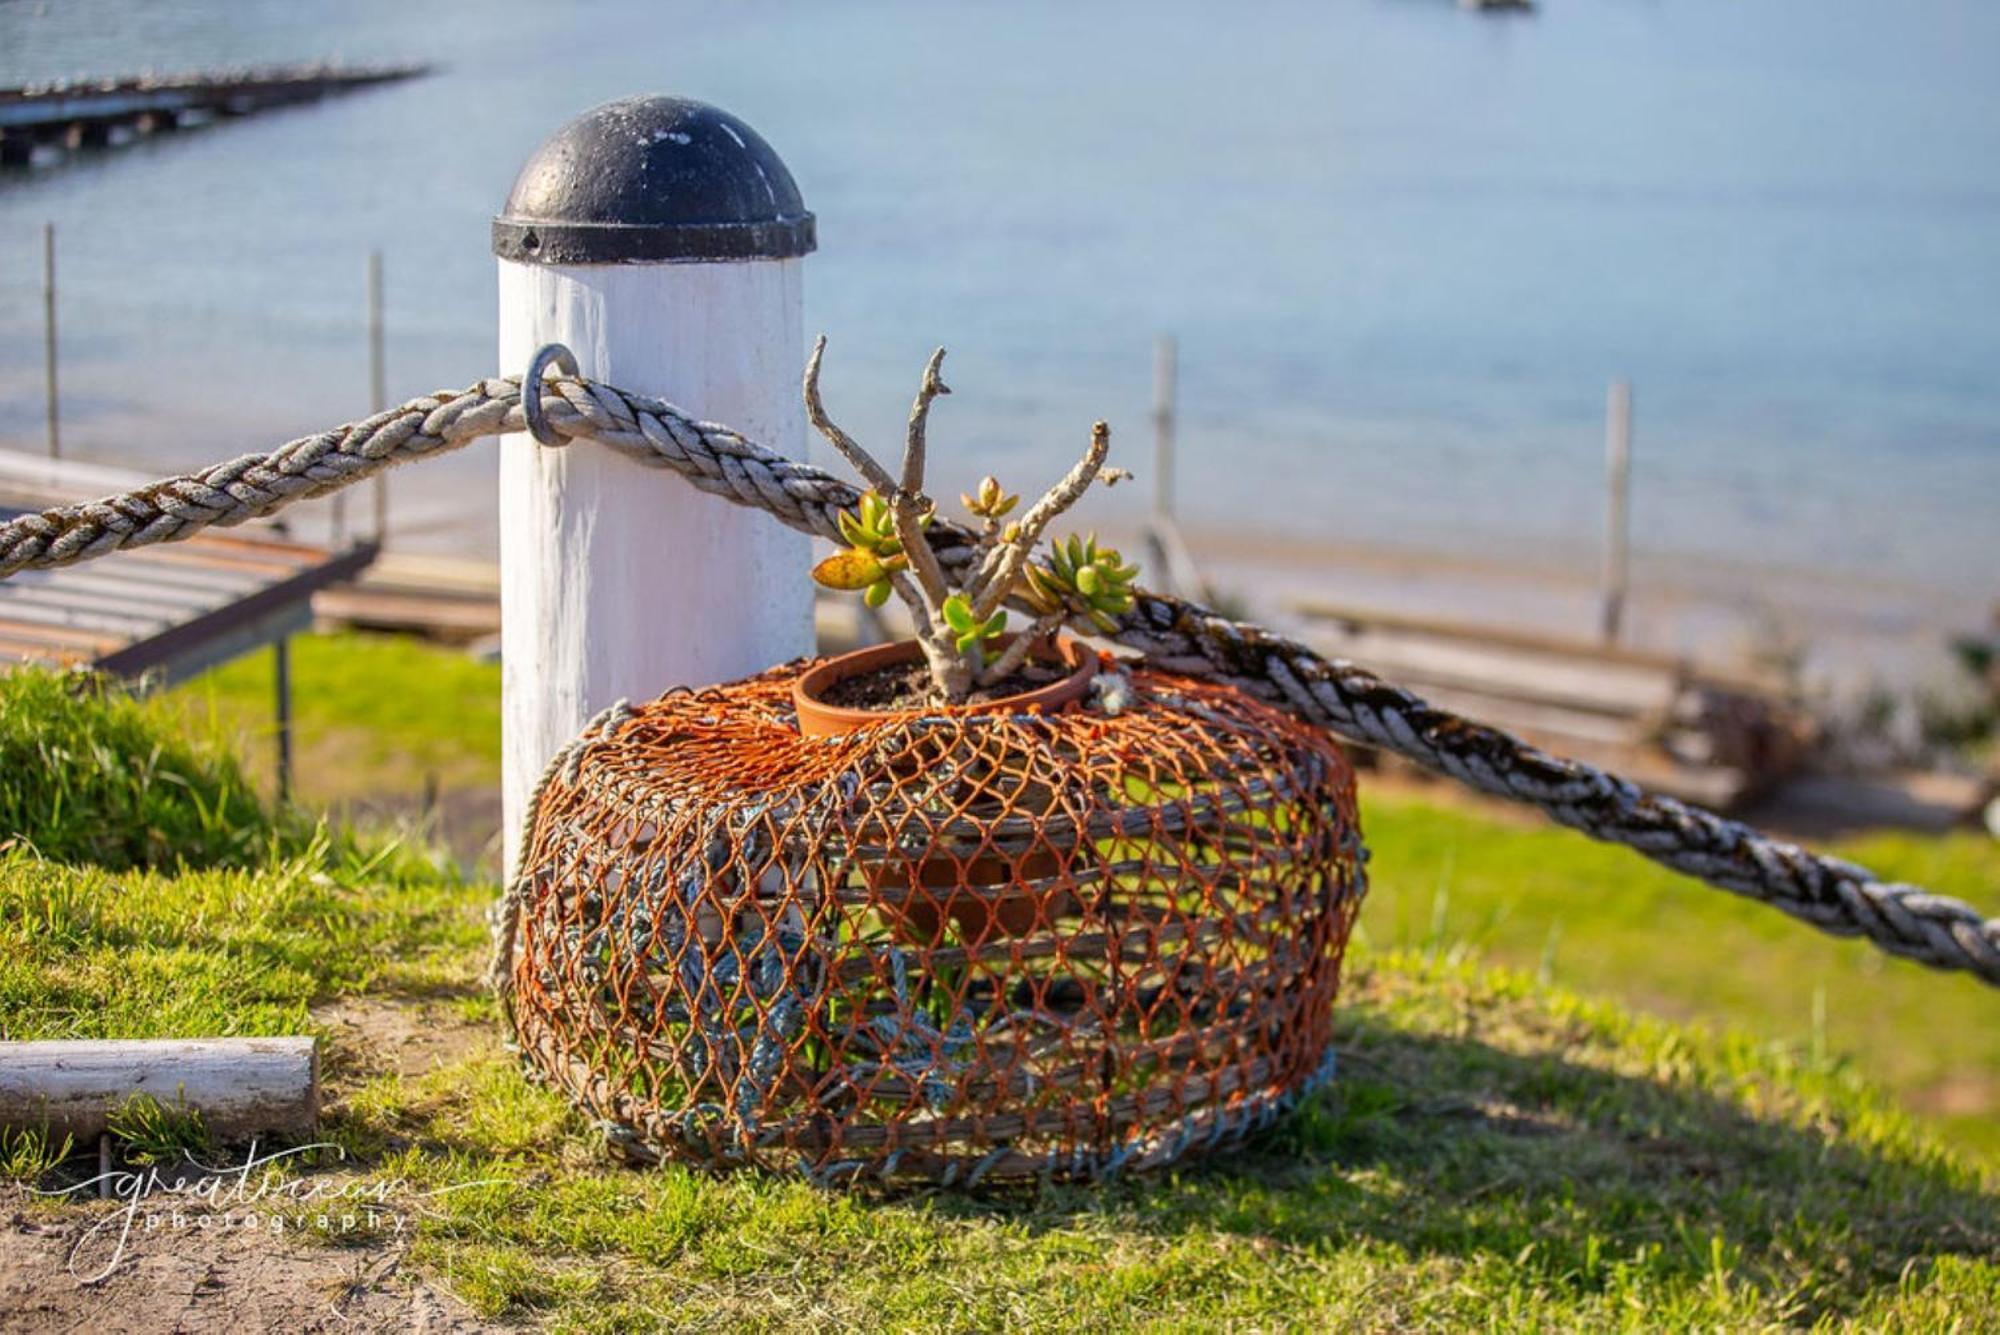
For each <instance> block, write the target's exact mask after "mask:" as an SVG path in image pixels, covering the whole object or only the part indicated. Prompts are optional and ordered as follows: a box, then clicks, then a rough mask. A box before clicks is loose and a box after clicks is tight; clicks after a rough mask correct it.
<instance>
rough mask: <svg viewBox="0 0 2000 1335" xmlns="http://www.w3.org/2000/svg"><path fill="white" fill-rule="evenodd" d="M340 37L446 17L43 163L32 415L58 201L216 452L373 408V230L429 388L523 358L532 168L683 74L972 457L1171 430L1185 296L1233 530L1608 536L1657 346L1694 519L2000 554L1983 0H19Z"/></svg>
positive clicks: (1719, 532) (113, 307)
mask: <svg viewBox="0 0 2000 1335" xmlns="http://www.w3.org/2000/svg"><path fill="white" fill-rule="evenodd" d="M327 56H337V57H341V58H345V59H350V60H401V59H427V60H437V61H440V62H444V63H445V65H446V69H445V70H444V72H443V73H441V74H439V75H437V76H435V77H432V78H430V79H426V80H422V81H419V82H415V83H412V84H408V85H403V86H399V87H394V88H389V89H385V90H381V91H376V92H370V93H364V94H360V95H356V96H352V97H348V98H343V99H338V100H335V101H331V102H328V103H325V104H322V105H320V106H318V107H313V108H308V109H304V110H300V111H296V112H284V113H272V114H266V115H261V116H258V117H254V118H251V119H249V120H246V121H242V122H238V123H235V124H231V125H227V126H222V127H218V128H216V129H213V130H209V131H204V132H201V133H197V134H190V135H186V136H181V137H176V138H169V139H166V140H163V141H161V142H157V143H149V144H143V145H138V146H135V147H132V148H127V149H124V150H121V151H118V152H114V153H109V154H105V155H102V156H100V157H98V158H95V159H93V160H90V161H88V162H86V163H82V164H77V165H71V166H67V167H64V168H62V169H60V170H50V171H43V172H38V173H36V174H34V175H33V177H32V178H29V179H23V178H21V177H18V176H13V177H9V178H6V179H4V180H0V257H4V259H0V444H11V445H15V446H19V447H23V448H39V444H40V439H41V430H42V428H41V388H40V294H39V281H40V279H39V255H40V251H39V236H38V232H39V228H40V226H41V223H42V222H43V220H44V219H54V220H55V221H56V223H57V224H58V227H59V229H60V236H61V250H62V257H61V259H62V303H63V304H62V318H63V359H64V360H63V380H64V402H65V410H66V413H67V428H66V440H67V442H68V443H69V445H70V447H71V449H72V451H73V452H75V453H77V454H79V455H81V456H85V457H97V458H104V459H115V460H130V461H141V462H144V463H145V464H147V465H149V466H152V467H170V466H185V465H189V464H193V463H197V462H201V461H204V460H207V459H210V458H215V457H220V456H223V455H226V454H229V453H233V452H237V451H240V450H243V449H248V448H256V447H262V446H265V445H268V444H270V443H273V442H275V441H277V440H280V439H284V438H287V437H290V436H293V435H297V434H301V433H304V432H306V431H309V430H313V429H317V428H319V427H322V426H324V425H326V424H328V423H330V422H333V421H336V420H340V419H343V418H347V417H352V416H356V415H358V414H359V413H360V412H361V411H362V410H364V409H365V407H366V393H367V381H366V373H367V370H366V357H365V350H364V347H363V343H362V319H363V316H362V274H363V265H364V257H365V254H366V252H367V250H368V249H369V248H370V247H371V246H380V247H382V249H383V250H384V251H385V253H386V257H387V259H386V263H387V272H388V284H389V303H388V304H389V311H388V315H389V324H390V330H391V333H390V341H389V359H390V373H391V374H390V391H391V393H392V395H393V396H396V397H399V398H400V397H403V396H406V395H409V394H414V393H418V392H422V391H425V390H429V389H433V388H437V387H439V386H444V385H460V384H464V383H467V382H469V381H471V380H473V379H475V378H477V377H478V376H479V375H481V374H484V373H487V372H489V371H491V370H492V369H494V368H493V366H492V357H493V351H492V344H493V323H494V312H493V304H494V296H493V290H494V282H493V269H492V264H493V262H492V260H491V257H490V255H489V252H488V248H487V234H486V228H487V223H488V220H489V218H490V217H491V215H492V213H493V212H494V211H495V209H496V207H497V206H498V205H499V203H500V202H501V200H502V199H503V198H504V196H505V194H506V191H507V187H508V185H509V183H510V181H511V179H512V177H513V174H514V172H515V170H516V169H517V168H518V167H519V165H520V163H521V161H522V160H523V159H524V158H525V156H526V155H527V153H528V151H529V150H530V149H531V148H532V146H533V145H534V144H535V143H536V142H537V141H538V140H539V139H540V138H541V137H542V136H543V135H545V134H546V133H547V132H549V131H550V130H551V129H553V128H554V127H555V126H557V125H558V124H560V123H561V122H562V121H563V120H565V119H566V118H567V117H568V116H570V115H571V114H573V113H575V112H576V111H578V110H580V109H582V108H584V107H586V106H588V105H591V104H593V103H595V102H598V101H602V100H605V99H608V98H611V97H614V96H620V95H624V94H628V93H632V92H635V91H647V90H671V91H676V92H683V93H689V94H692V95H695V96H699V97H704V98H707V99H709V100H712V101H715V102H717V103H720V104H721V105H723V106H726V107H728V108H730V109H731V110H733V111H736V112H737V113H738V114H740V115H742V116H744V118H745V119H747V120H749V121H750V122H751V123H752V124H754V125H756V126H757V127H758V128H759V129H760V130H761V131H762V132H763V133H764V134H765V136H766V137H767V138H769V139H770V140H771V141H772V142H773V143H774V144H775V145H776V146H777V147H778V149H779V150H780V152H782V153H783V154H784V156H785V158H786V159H787V161H788V162H789V163H790V164H791V166H792V168H793V171H794V173H795V175H796V176H797V177H798V178H799V181H800V184H801V186H802V187H803V190H804V192H805V195H806V199H807V202H808V204H809V205H810V206H811V207H812V208H814V209H815V210H816V211H817V213H818V214H819V218H820V235H821V246H822V249H821V251H820V253H819V254H818V255H816V256H815V257H813V258H812V259H811V260H810V261H809V267H808V278H807V284H808V310H807V319H808V327H809V329H814V330H817V329H825V330H827V331H829V332H830V333H831V335H832V339H833V343H832V349H831V352H830V355H829V366H828V375H827V389H828V395H829V398H830V400H831V402H832V404H833V405H834V408H835V411H836V413H837V415H839V416H840V417H842V418H843V419H844V420H845V423H846V424H847V425H848V426H849V428H850V429H851V430H854V431H855V432H856V433H857V434H859V435H861V436H862V437H863V439H875V440H880V441H882V442H884V443H885V445H886V444H888V443H890V442H893V441H894V440H896V439H898V438H899V437H900V422H901V418H902V415H903V413H904V411H905V410H906V407H907V404H908V399H909V395H910V393H911V391H912V390H913V389H914V387H915V384H916V381H917V376H918V372H919V370H920V368H921V365H922V361H923V357H924V355H925V354H926V352H927V351H928V350H929V348H930V347H931V346H932V345H933V344H935V343H940V342H942V343H945V344H948V345H949V346H950V348H951V350H952V352H951V361H950V363H949V368H948V369H949V379H950V380H951V382H952V384H953V385H954V387H955V388H956V389H957V391H958V392H957V393H956V394H955V395H954V396H953V397H952V398H951V399H949V400H947V401H946V402H945V403H944V404H943V405H941V406H940V408H939V410H938V415H937V418H936V423H937V425H936V428H935V437H934V439H935V440H936V441H937V450H936V451H935V452H934V453H937V452H941V453H942V454H943V456H944V459H945V461H946V466H945V468H944V477H943V478H942V479H941V482H942V483H944V484H947V485H955V484H958V483H961V482H964V481H968V480H970V479H971V478H973V477H976V476H977V475H978V474H979V473H981V472H983V471H986V470H988V469H992V470H994V471H998V472H1000V473H1001V475H1002V476H1003V478H1004V479H1005V480H1007V481H1009V482H1010V483H1011V484H1013V485H1015V486H1017V487H1020V486H1023V485H1026V484H1030V483H1034V482H1036V481H1038V480H1041V479H1044V478H1047V477H1051V476H1053V475H1054V474H1055V472H1057V471H1058V470H1059V469H1060V468H1061V467H1062V466H1064V465H1065V464H1066V462H1067V460H1068V458H1069V457H1070V456H1071V455H1072V454H1073V453H1074V452H1075V451H1076V450H1078V449H1079V448H1080V447H1081V445H1082V443H1083V441H1084V439H1085V436H1086V432H1087V429H1088V424H1089V423H1090V422H1091V421H1092V420H1093V419H1094V418H1096V417H1100V416H1102V417H1106V418H1108V419H1110V421H1111V422H1112V424H1113V426H1114V428H1115V429H1116V430H1117V431H1118V433H1119V434H1118V436H1117V444H1118V445H1119V446H1122V453H1123V458H1124V461H1125V462H1126V463H1127V464H1128V465H1132V466H1134V467H1139V468H1141V469H1143V465H1144V464H1145V463H1146V462H1147V461H1148V460H1149V445H1148V443H1147V424H1146V412H1147V406H1148V394H1149V380H1150V365H1151V349H1150V344H1151V340H1152V337H1153V335H1154V333H1155V332H1156V331H1159V330H1173V331H1176V332H1177V333H1178V334H1179V336H1180V338H1181V341H1182V373H1183V383H1182V389H1183V409H1184V413H1185V418H1186V420H1185V424H1184V427H1183V436H1182V439H1183V444H1184V457H1183V463H1182V482H1181V488H1180V490H1181V495H1182V503H1183V507H1184V509H1185V510H1186V511H1187V512H1188V515H1189V518H1190V519H1191V521H1192V523H1193V526H1194V527H1195V528H1196V529H1197V530H1199V531H1201V532H1205V533H1208V534H1211V535H1213V536H1214V537H1215V539H1216V540H1217V541H1226V540H1228V539H1229V538H1230V537H1232V536H1236V537H1246V536H1254V537H1256V538H1257V539H1259V540H1261V541H1266V542H1269V541H1272V540H1287V539H1299V540H1338V541H1340V542H1349V543H1386V544H1392V545H1397V546H1403V547H1409V548H1428V549H1439V550H1446V551H1456V552H1460V553H1469V552H1476V553H1482V554H1494V555H1495V559H1506V560H1516V559H1521V558H1525V557H1529V556H1532V557H1534V558H1536V559H1540V560H1545V561H1551V562H1554V563H1556V564H1557V565H1561V566H1566V567H1568V568H1573V569H1575V570H1579V571H1587V570H1588V569H1589V568H1590V565H1591V561H1592V555H1591V554H1592V552H1593V550H1594V547H1595V544H1596V542H1597V541H1598V534H1599V525H1600V522H1601V520H1600V511H1601V481H1600V478H1601V455H1602V448H1603V446H1602V432H1603V426H1602V415H1603V396H1604V387H1605V383H1606V381H1607V380H1608V379H1610V378H1611V377H1613V376H1615V375H1626V376H1630V377H1631V378H1632V379H1633V380H1634V381H1635V383H1636V385H1637V403H1638V413H1639V419H1638V431H1637V442H1636V452H1637V463H1636V467H1635V487H1636V499H1635V510H1634V516H1633V532H1634V541H1635V543H1636V544H1637V546H1638V547H1639V549H1640V551H1641V552H1642V554H1644V555H1645V556H1646V557H1647V560H1646V562H1645V563H1644V568H1645V569H1648V570H1658V569H1666V568H1672V567H1685V568H1690V569H1692V568H1697V567H1699V568H1701V569H1707V570H1711V571H1715V570H1719V571H1722V572H1725V573H1724V574H1722V575H1719V576H1717V577H1716V578H1717V579H1719V580H1720V581H1721V582H1722V583H1724V584H1727V585H1732V586H1734V587H1737V588H1742V587H1755V586H1757V585H1758V584H1759V582H1760V581H1764V580H1767V579H1768V580H1777V579H1779V578H1780V576H1779V574H1778V573H1776V572H1778V571H1780V570H1784V569H1789V570H1791V571H1794V572H1808V573H1809V574H1810V575H1811V576H1812V577H1813V578H1817V579H1821V580H1823V581H1831V582H1833V583H1834V584H1836V585H1839V584H1842V583H1845V582H1853V583H1854V584H1855V585H1856V586H1857V587H1859V586H1862V585H1864V584H1865V585H1866V587H1868V588H1871V589H1875V590H1877V591H1878V592H1879V591H1880V590H1882V589H1889V590H1893V591H1896V592H1895V593H1894V594H1893V598H1894V599H1902V598H1904V597H1906V596H1907V597H1909V598H1923V599H1928V600H1937V599H1945V600H1956V601H1957V604H1958V605H1960V606H1963V607H1965V608H1967V609H1969V610H1968V611H1967V613H1966V615H1967V616H1968V617H1971V618H1973V619H1977V618H1978V616H1979V615H1980V612H1979V609H1980V608H1981V607H1983V606H1984V604H1985V602H1986V601H1988V600H1990V599H1991V598H1992V597H1993V596H1994V595H1995V594H1996V593H2000V580H1997V579H1996V575H1995V561H1994V555H1995V549H1996V542H1995V533H1996V529H1997V528H2000V525H1996V514H2000V375H1996V374H1995V368H1996V367H2000V78H1996V77H1995V75H1996V73H2000V7H1995V6H1992V5H1989V4H1985V3H1980V2H1979V0H1903V2H1902V3H1899V4H1895V5H1883V4H1880V3H1870V2H1867V0H1839V2H1838V3H1827V2H1825V0H1761V2H1760V3H1758V4H1755V5H1746V4H1742V3H1740V2H1739V0H1546V3H1545V6H1544V9H1543V11H1542V13H1541V14H1540V15H1539V16H1538V17H1536V18H1533V19H1529V20H1516V19H1496V18H1492V17H1482V16H1477V15H1471V14H1466V13H1462V12H1460V11H1459V10H1457V9H1456V8H1455V7H1454V6H1453V5H1452V4H1450V3H1449V2H1448V0H1372V2H1371V0H1346V2H1345V3H1327V2H1324V0H1322V2H1321V3H1312V4H1298V5H1276V4H1264V5H1259V6H1256V7H1254V8H1251V7H1244V8H1243V9H1242V10H1241V11H1240V12H1238V13H1236V14H1234V15H1231V14H1227V13H1225V12H1224V11H1222V10H1219V9H1217V8H1216V7H1213V6H1206V7H1198V6H1179V5H1167V4H1140V3H1132V2H1127V3H1116V4H1109V3H1107V4H1098V5H1091V6H1080V5H1075V4H1064V3H1025V2H1024V3H1017V4H1014V5H1009V6H1005V7H992V8H983V7H982V8H974V7H971V6H940V5H935V4H908V5H876V6H872V7H869V8H868V9H866V10H865V11H863V10H860V9H857V8H852V7H835V6H815V7H805V6H797V7H791V6H787V7H778V6H766V5H759V6H738V5H725V4H719V3H718V4H687V3H681V4H657V3H639V2H638V0H623V2H622V3H617V4H609V5H599V6H596V7H593V8H591V9H589V10H587V11H584V10H574V11H573V10H571V9H569V8H567V7H558V6H551V5H542V4H522V3H511V2H510V3H478V4H474V3H431V4H425V3H411V2H410V0H402V2H401V3H394V4H391V3H382V2H380V0H354V2H349V3H342V4H339V5H332V4H315V5H308V4H302V3H299V2H298V0H248V2H245V0H229V2H228V3H224V2H223V0H191V2H187V3H181V4H177V5H175V6H172V7H156V6H153V5H149V4H142V3H137V2H136V0H132V2H127V3H110V2H104V3H94V4H81V3H79V4H65V5H52V4H41V5H37V4H32V3H20V2H19V0H15V2H14V3H0V82H6V83H12V82H18V81H24V80H31V79H38V78H46V77H50V76H54V75H60V74H67V73H116V72H128V71H131V70H134V69H137V68H141V67H145V66H152V67H156V68H161V69H170V68H172V69H178V68H185V67H197V66H205V65H210V64H215V63H229V62H244V61H257V60H265V61H280V60H301V59H312V58H319V57H327ZM490 474H491V459H490V455H485V454H482V455H480V456H478V457H473V456H467V457H465V458H463V459H461V460H458V461H456V462H454V463H452V464H450V465H442V466H441V465H435V464H434V465H429V466H427V468H426V469H425V470H424V471H423V472H422V473H421V474H407V475H404V476H405V477H407V478H408V479H409V481H408V482H407V483H404V482H402V481H399V484H398V485H399V492H398V506H399V511H400V513H403V514H405V515H409V514H412V513H416V514H420V515H422V516H425V517H427V518H428V519H430V520H432V521H437V522H440V523H445V526H444V527H443V528H441V530H440V531H441V532H442V533H443V535H444V537H443V539H442V540H443V541H448V542H455V543H461V544H464V545H468V546H472V547H478V546H481V545H487V544H490V541H491V534H490V519H489V518H488V516H489V513H490V508H491V507H490V500H489V495H488V493H487V492H486V491H485V490H483V488H482V485H481V480H482V479H484V478H487V477H489V476H490ZM1142 486H1143V483H1142ZM1136 491H1137V489H1133V490H1131V491H1124V492H1121V493H1118V494H1116V495H1114V496H1112V497H1110V498H1107V500H1106V501H1104V502H1103V503H1102V504H1103V506H1104V507H1105V513H1107V514H1108V515H1109V516H1110V517H1112V518H1113V519H1115V518H1116V517H1117V516H1118V514H1119V513H1120V512H1121V510H1122V511H1123V512H1125V513H1130V512H1131V511H1132V510H1134V509H1135V508H1136V507H1137V506H1138V505H1139V504H1140V502H1141V500H1142V495H1140V494H1135V492H1136ZM445 521H449V522H448V523H446V522H445ZM1774 587H1775V586H1774Z"/></svg>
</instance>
